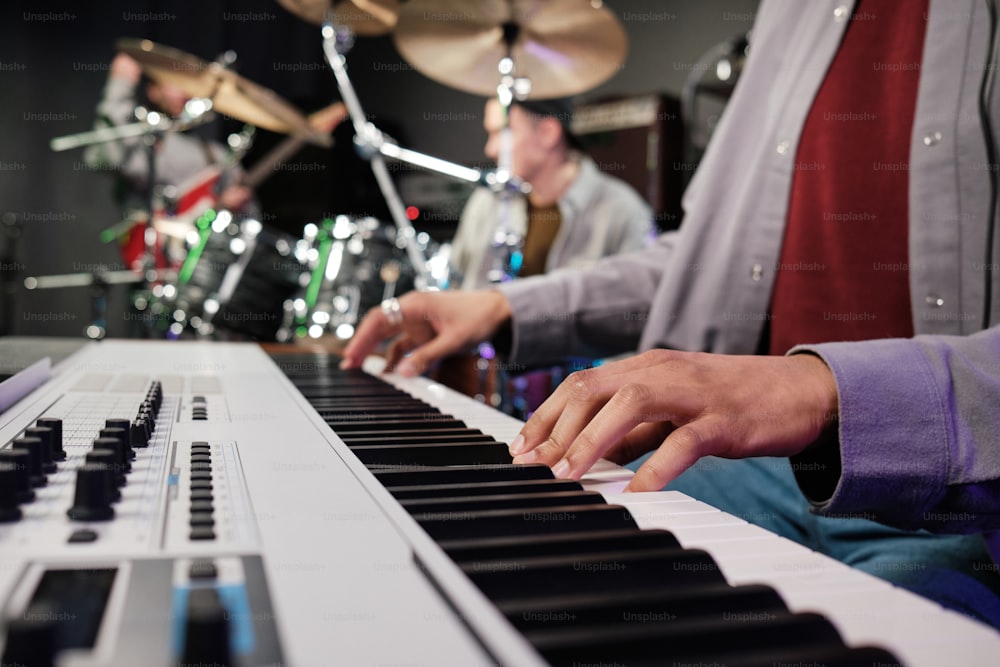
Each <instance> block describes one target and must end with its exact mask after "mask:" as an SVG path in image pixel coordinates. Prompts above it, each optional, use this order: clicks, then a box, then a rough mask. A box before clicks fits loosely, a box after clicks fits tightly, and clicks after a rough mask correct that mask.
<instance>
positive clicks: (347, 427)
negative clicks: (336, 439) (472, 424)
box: [324, 417, 465, 438]
mask: <svg viewBox="0 0 1000 667" xmlns="http://www.w3.org/2000/svg"><path fill="white" fill-rule="evenodd" d="M324 421H326V423H327V425H328V426H329V427H330V428H331V429H333V432H334V433H340V432H341V431H343V432H348V431H369V432H371V433H382V434H384V435H385V437H387V438H388V437H392V434H393V433H396V432H398V431H410V430H424V429H441V428H465V423H464V422H462V421H460V420H458V419H453V418H444V417H442V418H429V419H381V420H364V421H357V422H354V421H339V420H338V421H331V420H324Z"/></svg>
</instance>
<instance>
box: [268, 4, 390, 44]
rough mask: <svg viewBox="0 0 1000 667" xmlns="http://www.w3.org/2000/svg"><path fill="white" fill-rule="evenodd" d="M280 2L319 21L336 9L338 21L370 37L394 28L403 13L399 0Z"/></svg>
mask: <svg viewBox="0 0 1000 667" xmlns="http://www.w3.org/2000/svg"><path fill="white" fill-rule="evenodd" d="M278 4H279V5H281V6H282V7H284V8H285V9H287V10H288V11H290V12H291V13H293V14H295V15H296V16H298V17H299V18H300V19H305V20H306V21H309V23H315V24H316V25H322V23H323V21H324V20H325V19H326V13H327V12H328V11H332V12H333V14H332V20H333V22H334V23H335V24H337V25H342V26H347V27H348V28H350V29H351V30H353V31H354V32H356V33H357V34H359V35H365V36H367V37H371V36H374V35H384V34H386V33H388V32H390V31H391V30H392V29H393V28H394V27H395V26H396V16H397V15H398V14H399V3H398V2H397V0H278Z"/></svg>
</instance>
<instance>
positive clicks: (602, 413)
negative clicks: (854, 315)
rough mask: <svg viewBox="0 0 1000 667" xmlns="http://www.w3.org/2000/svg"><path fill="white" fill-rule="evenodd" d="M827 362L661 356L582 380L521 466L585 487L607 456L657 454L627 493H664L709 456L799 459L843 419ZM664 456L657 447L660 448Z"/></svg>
mask: <svg viewBox="0 0 1000 667" xmlns="http://www.w3.org/2000/svg"><path fill="white" fill-rule="evenodd" d="M837 404H838V401H837V386H836V383H835V381H834V378H833V374H832V373H831V372H830V369H829V368H827V366H826V364H824V363H823V361H822V360H821V359H819V357H816V356H813V355H810V354H797V355H792V356H789V357H755V356H728V355H717V354H702V353H690V352H674V351H669V350H652V351H649V352H646V353H643V354H640V355H637V356H634V357H630V358H628V359H624V360H622V361H617V362H614V363H609V364H605V365H603V366H599V367H598V368H594V369H591V370H586V371H582V372H578V373H573V374H572V375H570V376H569V377H568V378H566V380H565V381H564V382H563V383H562V384H561V385H560V386H559V387H558V388H557V389H556V391H555V392H554V393H553V394H552V396H550V397H549V399H548V400H546V401H545V403H543V404H542V405H541V406H540V407H539V408H538V410H536V411H535V414H534V415H533V416H532V417H531V419H529V420H528V422H527V423H526V424H525V425H524V428H522V429H521V433H520V434H519V435H518V436H517V437H516V438H515V439H514V441H513V442H511V454H513V455H515V459H514V462H515V463H544V464H546V465H549V466H552V468H553V472H554V473H555V474H556V476H557V477H561V478H573V479H579V478H580V476H581V475H583V474H584V473H585V472H587V470H588V469H589V468H590V467H591V466H592V465H593V464H594V463H595V462H596V461H597V460H598V459H600V458H602V457H603V458H607V459H610V460H612V461H616V462H618V463H626V462H628V461H632V460H634V459H635V458H637V457H638V456H640V455H642V454H644V453H646V452H648V451H650V450H653V449H656V451H655V452H654V453H653V455H652V456H650V457H649V459H648V460H647V461H646V462H645V463H644V464H643V465H642V467H640V468H639V470H638V471H637V472H636V474H635V476H634V477H633V478H632V480H631V481H630V482H629V485H628V487H627V489H626V490H628V491H658V490H660V489H661V488H663V486H664V485H665V484H667V483H668V482H670V481H671V480H672V479H674V478H675V477H677V476H678V475H679V474H681V473H682V472H684V471H685V470H686V469H687V468H688V467H690V466H691V465H692V464H694V463H695V462H696V461H697V460H698V459H700V458H701V457H703V456H709V455H712V456H720V457H723V458H743V457H748V456H791V455H793V454H797V453H799V452H801V451H802V450H804V449H805V448H806V447H807V446H809V445H810V444H811V443H813V442H814V441H815V440H816V439H817V438H818V437H819V435H820V432H821V431H822V429H823V428H824V426H826V425H827V424H828V423H829V420H830V419H831V418H832V417H835V416H836V414H837ZM657 448H658V449H657Z"/></svg>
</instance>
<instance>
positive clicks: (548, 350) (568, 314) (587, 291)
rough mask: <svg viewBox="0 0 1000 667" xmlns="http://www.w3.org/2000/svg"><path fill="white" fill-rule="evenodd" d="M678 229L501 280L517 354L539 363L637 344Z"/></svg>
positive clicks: (513, 357)
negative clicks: (621, 249) (575, 265)
mask: <svg viewBox="0 0 1000 667" xmlns="http://www.w3.org/2000/svg"><path fill="white" fill-rule="evenodd" d="M673 241H674V233H673V232H668V233H666V234H663V235H661V236H660V237H659V238H658V239H657V241H656V243H654V244H653V245H651V246H649V247H648V248H645V249H643V250H638V251H636V252H630V253H622V254H620V255H614V256H611V257H607V258H605V259H603V260H601V261H600V262H598V263H597V264H595V265H593V266H592V267H590V268H588V269H584V270H574V269H560V270H557V271H553V272H551V273H549V274H546V275H543V276H533V277H531V278H523V279H521V280H515V281H512V282H510V283H505V284H503V285H499V286H497V288H496V289H498V290H499V291H501V292H502V293H503V294H504V295H505V296H506V297H507V299H508V300H509V301H510V303H511V308H512V312H514V313H515V315H514V318H513V321H512V323H511V324H512V334H513V338H512V341H511V343H512V344H511V351H510V354H511V360H512V361H514V362H516V363H520V364H524V365H526V366H534V365H540V364H546V363H555V362H558V361H560V360H562V359H565V358H568V357H579V356H582V357H592V358H596V357H602V356H608V355H613V354H619V353H622V352H628V351H631V350H634V349H636V346H637V345H638V342H639V336H640V334H641V333H642V330H643V327H644V326H645V324H646V320H647V317H648V313H649V307H650V301H651V299H652V298H653V294H654V293H655V291H656V285H657V283H658V282H659V280H660V278H661V276H662V273H663V269H664V267H665V266H666V264H667V262H668V261H669V259H670V256H671V251H672V250H673Z"/></svg>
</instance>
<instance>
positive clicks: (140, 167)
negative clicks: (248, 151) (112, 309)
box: [84, 53, 258, 268]
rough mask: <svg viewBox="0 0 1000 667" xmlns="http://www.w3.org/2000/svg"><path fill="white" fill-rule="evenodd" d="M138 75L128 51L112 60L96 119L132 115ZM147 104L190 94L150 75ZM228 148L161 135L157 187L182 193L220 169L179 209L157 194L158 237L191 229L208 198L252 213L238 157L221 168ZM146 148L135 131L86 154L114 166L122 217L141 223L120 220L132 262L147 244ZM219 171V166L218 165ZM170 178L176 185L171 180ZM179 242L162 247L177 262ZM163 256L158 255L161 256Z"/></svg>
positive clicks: (107, 121) (172, 108)
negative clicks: (203, 192)
mask: <svg viewBox="0 0 1000 667" xmlns="http://www.w3.org/2000/svg"><path fill="white" fill-rule="evenodd" d="M141 81H142V67H141V65H140V64H139V63H138V62H136V60H135V59H133V58H132V57H130V56H129V55H127V54H124V53H119V54H118V55H116V56H115V58H114V60H112V62H111V66H110V72H109V76H108V81H107V83H106V84H105V86H104V92H103V96H102V98H101V101H100V103H99V104H98V106H97V121H96V125H97V126H98V127H107V126H119V125H124V124H126V123H129V122H131V121H132V114H133V112H134V111H135V108H136V105H137V104H140V103H141V102H140V101H139V95H140V87H141ZM144 89H145V90H144V92H145V96H146V98H147V99H148V102H149V104H150V105H151V106H152V107H154V108H155V109H156V110H157V111H160V112H162V113H165V114H168V115H170V116H172V117H174V118H177V117H180V116H181V115H182V114H183V112H184V105H185V103H186V102H187V101H188V97H187V96H186V95H185V94H184V92H183V91H181V90H180V89H179V88H177V87H176V86H173V85H170V84H168V83H159V82H156V81H152V80H148V81H147V83H146V85H145V87H144ZM228 156H229V151H228V150H227V149H226V148H225V147H223V146H222V144H219V143H217V142H214V141H209V140H207V139H205V138H203V137H201V136H198V135H197V134H195V133H178V132H171V133H168V134H167V135H166V136H164V137H163V139H162V141H161V142H160V145H159V147H158V150H157V153H156V164H155V168H156V185H157V186H159V187H161V188H162V189H161V192H163V193H164V194H167V195H171V196H180V195H182V194H183V193H184V191H185V190H189V189H193V188H196V187H197V186H198V185H199V184H204V183H205V182H206V181H207V180H209V179H212V178H214V177H215V176H218V177H219V178H218V183H217V184H216V185H214V186H213V187H211V188H207V189H206V192H207V195H208V196H207V197H198V201H197V202H196V205H195V207H193V208H192V209H191V210H176V209H175V208H172V205H171V203H170V202H169V201H165V202H160V203H158V204H157V207H158V208H162V210H159V211H157V212H156V213H154V222H155V224H156V227H157V229H158V230H159V231H160V235H161V237H164V236H166V237H172V238H175V239H177V238H183V236H184V234H185V233H186V231H187V230H188V229H193V225H192V222H193V219H194V218H196V217H197V216H198V215H200V213H201V212H202V211H203V210H204V209H205V208H208V207H209V206H211V207H214V208H222V209H227V210H229V211H231V212H234V213H246V214H253V213H256V211H257V209H258V205H257V202H256V201H255V199H254V193H253V191H251V190H250V189H249V188H246V187H244V186H242V185H239V184H238V183H239V181H240V178H241V175H242V169H241V167H240V166H239V164H233V165H230V166H228V167H226V168H222V169H221V170H220V169H218V167H217V166H219V165H225V163H226V160H227V158H228ZM147 159H148V158H147V155H146V152H145V150H144V149H143V146H142V142H141V140H140V139H138V138H132V139H123V140H120V141H112V142H108V143H104V144H96V145H94V146H92V147H90V148H89V149H88V150H87V151H86V152H85V154H84V160H85V161H86V163H87V164H88V165H89V166H90V167H91V168H92V169H95V170H102V171H114V172H115V173H116V174H117V175H118V177H119V178H118V183H117V186H116V196H117V198H118V199H119V200H120V203H121V204H122V207H123V210H124V211H125V213H126V216H125V217H126V219H127V220H128V219H131V220H136V219H138V218H140V217H141V223H140V224H136V225H135V226H133V225H131V224H128V223H127V222H126V223H125V224H122V225H119V231H120V232H121V234H122V235H123V241H124V243H123V246H122V255H123V257H124V259H125V260H126V262H128V263H129V264H130V268H136V266H135V264H136V263H137V262H141V260H142V257H143V252H144V249H145V248H144V243H143V235H142V233H141V232H142V229H143V225H144V222H145V211H146V208H147V201H146V189H147V183H148V178H147V177H148V166H147ZM220 172H221V173H220ZM167 186H172V188H173V190H171V188H170V187H167ZM180 245H181V244H180V243H168V244H167V245H166V247H167V249H168V250H167V252H170V253H173V255H174V256H173V257H169V258H167V260H166V263H168V264H171V263H172V264H176V263H177V262H178V261H180V260H182V259H183V257H180V256H179V252H180V251H179V250H177V249H175V250H170V248H177V247H179V246H180ZM161 259H162V258H161Z"/></svg>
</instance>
